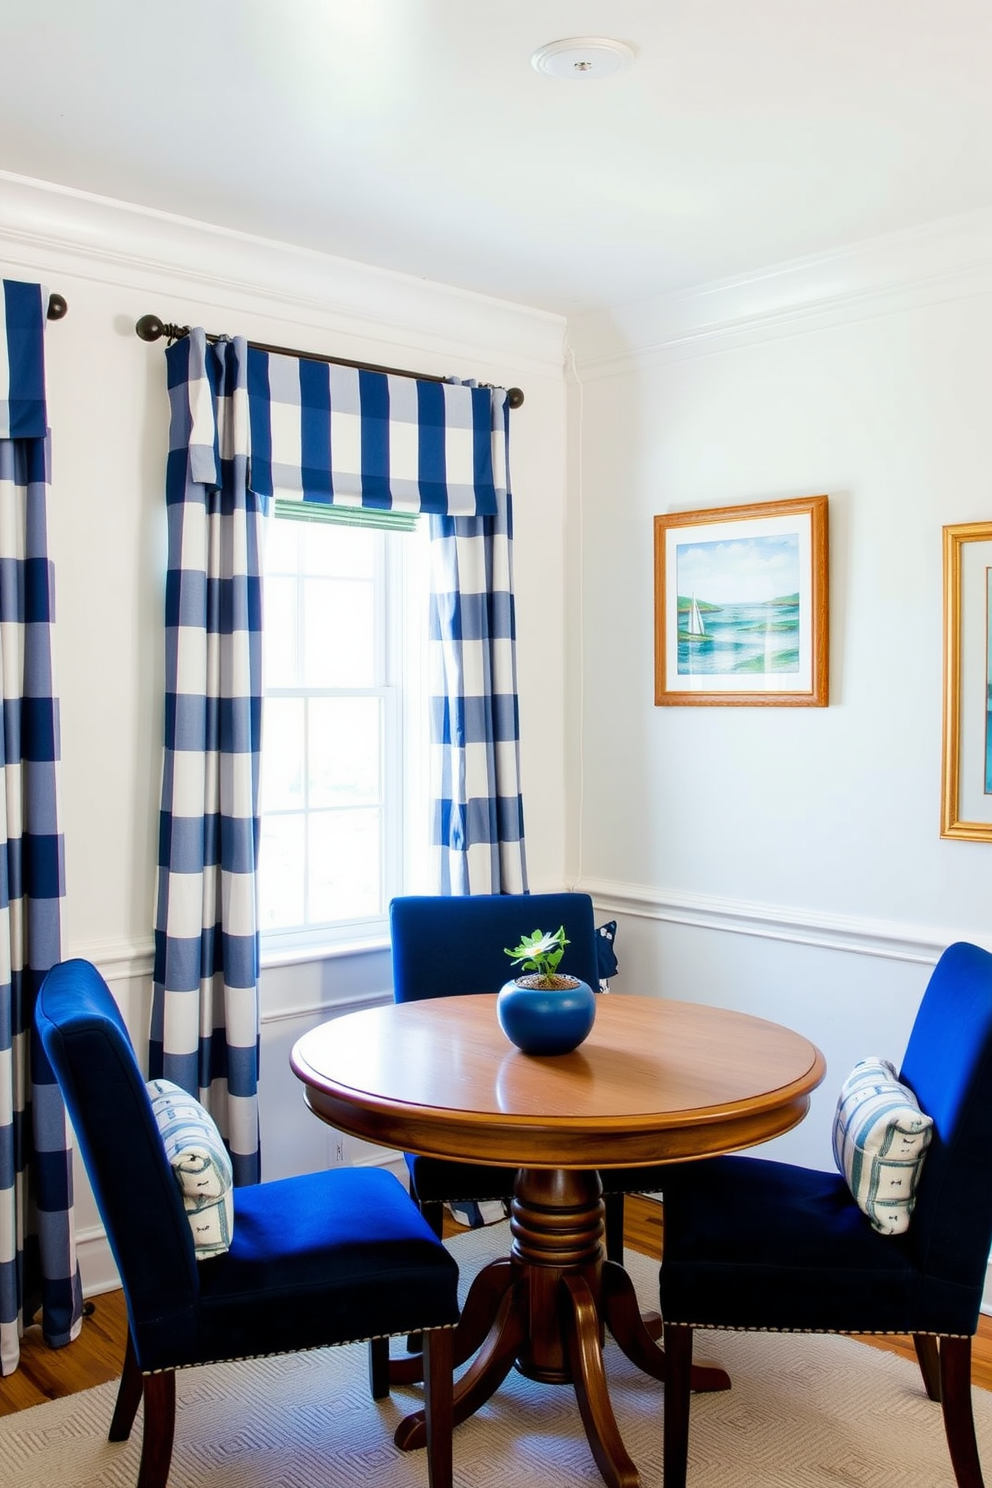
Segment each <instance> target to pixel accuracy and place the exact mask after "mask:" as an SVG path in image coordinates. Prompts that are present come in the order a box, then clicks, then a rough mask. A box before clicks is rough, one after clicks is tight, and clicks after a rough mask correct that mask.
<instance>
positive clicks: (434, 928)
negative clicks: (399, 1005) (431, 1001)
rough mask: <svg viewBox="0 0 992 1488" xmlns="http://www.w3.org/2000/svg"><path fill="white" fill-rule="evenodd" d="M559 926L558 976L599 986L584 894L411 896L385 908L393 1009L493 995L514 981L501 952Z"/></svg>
mask: <svg viewBox="0 0 992 1488" xmlns="http://www.w3.org/2000/svg"><path fill="white" fill-rule="evenodd" d="M559 925H564V927H565V935H566V938H567V939H568V942H569V943H568V945H567V946H566V947H565V954H564V956H563V957H562V959H561V963H560V965H559V967H558V970H559V971H560V972H567V973H569V974H571V975H572V976H576V977H579V978H581V980H582V981H584V982H588V983H589V985H590V987H592V988H593V990H594V991H595V990H596V989H597V988H598V986H599V971H598V962H597V954H596V926H595V923H594V919H593V908H592V900H591V899H590V898H589V895H588V894H469V895H419V894H410V895H404V896H401V897H400V898H397V899H394V900H393V902H392V903H391V904H390V906H389V928H390V936H391V940H392V947H393V996H394V998H395V999H396V1001H397V1002H414V1001H416V1000H418V999H419V998H422V997H451V996H453V995H455V994H460V993H465V992H498V991H499V989H500V987H502V985H503V983H504V982H507V981H509V980H510V978H511V977H513V976H515V975H517V972H518V970H519V968H517V969H515V968H514V967H513V966H512V965H511V962H510V957H509V956H507V955H506V952H505V947H507V946H515V945H517V944H518V943H519V941H520V938H521V936H523V935H529V934H530V933H531V931H532V930H547V931H549V932H552V933H553V932H554V931H555V930H557V929H558V926H559Z"/></svg>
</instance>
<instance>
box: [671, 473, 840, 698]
mask: <svg viewBox="0 0 992 1488" xmlns="http://www.w3.org/2000/svg"><path fill="white" fill-rule="evenodd" d="M827 577H828V555H827V497H826V496H799V497H794V498H790V499H789V500H785V501H759V502H753V503H751V504H750V505H747V506H720V507H713V508H710V509H707V510H702V511H688V512H668V513H666V514H665V515H662V516H656V517H655V519H654V585H655V596H654V597H655V605H654V615H655V695H654V700H655V704H656V705H658V706H662V705H664V706H671V705H676V706H678V705H687V706H692V707H700V706H703V707H728V706H731V707H733V706H736V707H759V708H760V707H777V708H782V707H791V708H797V707H798V708H825V707H826V706H827V701H828V675H829V674H828V644H829V626H828V604H827Z"/></svg>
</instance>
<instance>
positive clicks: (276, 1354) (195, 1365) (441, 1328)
mask: <svg viewBox="0 0 992 1488" xmlns="http://www.w3.org/2000/svg"><path fill="white" fill-rule="evenodd" d="M457 1326H458V1325H457V1324H456V1323H440V1324H438V1326H437V1327H435V1328H418V1330H417V1331H418V1332H419V1333H444V1332H450V1331H451V1330H452V1329H453V1328H455V1327H457ZM409 1333H410V1330H409V1328H401V1329H400V1330H399V1331H398V1332H396V1333H372V1334H369V1333H363V1334H362V1336H361V1338H340V1339H338V1341H337V1343H312V1344H311V1345H310V1346H309V1348H291V1349H275V1350H270V1351H269V1352H268V1353H266V1354H225V1355H224V1357H223V1358H222V1359H196V1360H194V1361H193V1362H192V1363H190V1364H172V1365H170V1366H169V1368H167V1369H143V1370H142V1371H141V1373H142V1375H147V1374H175V1372H176V1370H177V1369H201V1368H202V1367H203V1366H204V1365H205V1364H242V1363H247V1362H248V1360H249V1359H279V1358H281V1357H282V1355H283V1354H316V1353H317V1352H318V1351H319V1350H320V1349H325V1348H349V1347H350V1346H351V1344H353V1343H371V1342H372V1340H373V1339H374V1338H407V1337H409Z"/></svg>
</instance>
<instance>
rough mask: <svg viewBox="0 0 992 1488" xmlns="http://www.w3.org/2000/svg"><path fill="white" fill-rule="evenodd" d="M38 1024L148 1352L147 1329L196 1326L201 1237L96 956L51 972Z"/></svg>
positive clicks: (136, 1332)
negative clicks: (193, 1229) (194, 1231)
mask: <svg viewBox="0 0 992 1488" xmlns="http://www.w3.org/2000/svg"><path fill="white" fill-rule="evenodd" d="M35 1029H36V1031H37V1034H38V1036H39V1038H40V1039H41V1042H42V1045H43V1047H44V1050H45V1053H46V1055H47V1056H48V1061H49V1063H50V1064H51V1066H52V1069H53V1071H54V1073H55V1078H56V1079H57V1081H58V1083H59V1088H60V1089H61V1091H62V1098H63V1100H64V1101H65V1104H66V1109H67V1110H68V1112H69V1116H70V1118H71V1120H72V1125H73V1128H74V1130H75V1133H76V1139H77V1141H78V1143H79V1149H80V1153H81V1154H82V1158H83V1162H84V1163H85V1165H86V1171H87V1174H88V1176H89V1180H90V1183H91V1184H92V1187H93V1193H94V1196H95V1198H96V1202H97V1205H98V1207H99V1210H100V1215H101V1217H102V1219H103V1222H104V1226H105V1227H106V1231H107V1238H108V1240H109V1242H110V1246H111V1249H112V1251H113V1254H114V1259H115V1261H116V1262H117V1269H118V1270H119V1272H120V1276H121V1282H122V1284H123V1287H124V1292H125V1296H126V1298H127V1304H128V1316H129V1320H130V1323H131V1330H132V1335H133V1337H134V1341H135V1347H136V1349H137V1351H138V1358H139V1362H140V1359H141V1342H142V1335H143V1333H144V1332H145V1330H146V1329H149V1330H151V1331H152V1332H154V1333H156V1334H159V1333H162V1334H165V1333H169V1334H171V1335H173V1336H174V1335H175V1334H176V1332H177V1330H178V1331H179V1332H182V1331H183V1330H184V1329H185V1328H187V1327H189V1328H192V1327H193V1318H194V1313H195V1309H196V1303H197V1299H198V1296H199V1283H198V1279H197V1271H196V1258H195V1255H194V1251H193V1238H192V1235H191V1233H190V1228H189V1223H188V1221H187V1219H186V1215H185V1213H184V1210H183V1204H182V1198H181V1196H180V1193H179V1189H178V1186H177V1184H176V1182H175V1180H174V1178H173V1176H172V1172H171V1170H170V1168H169V1164H168V1161H167V1159H166V1156H165V1149H164V1147H163V1145H162V1140H161V1138H160V1136H159V1132H158V1127H157V1125H156V1123H155V1118H154V1115H153V1114H152V1109H151V1102H150V1100H149V1098H148V1093H147V1091H146V1089H145V1082H144V1079H143V1078H142V1075H141V1071H140V1070H139V1068H138V1063H137V1060H136V1059H135V1056H134V1049H133V1048H132V1046H131V1040H130V1038H129V1037H128V1033H127V1029H126V1028H125V1026H124V1020H123V1019H122V1017H121V1015H120V1012H119V1010H118V1007H117V1004H116V1002H115V1001H114V998H113V996H112V994H111V992H110V989H109V987H108V986H107V984H106V982H105V981H104V980H103V978H102V977H101V975H100V973H99V972H98V971H97V969H96V967H95V966H91V965H90V963H89V962H88V961H63V962H62V963H61V964H60V965H58V966H55V967H53V968H52V970H51V971H50V972H49V973H48V975H47V976H46V977H45V980H44V982H43V983H42V986H41V990H40V992H39V994H38V998H37V1002H36V1004H35Z"/></svg>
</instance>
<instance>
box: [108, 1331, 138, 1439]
mask: <svg viewBox="0 0 992 1488" xmlns="http://www.w3.org/2000/svg"><path fill="white" fill-rule="evenodd" d="M141 1388H142V1382H141V1370H140V1369H139V1368H138V1360H137V1357H136V1355H135V1352H134V1342H133V1340H132V1338H131V1329H130V1328H128V1330H127V1343H126V1345H125V1347H124V1367H123V1369H122V1370H121V1382H120V1385H119V1386H118V1388H117V1404H116V1405H115V1406H114V1417H113V1420H112V1421H111V1423H110V1431H109V1432H108V1434H107V1440H108V1441H112V1442H122V1441H127V1439H128V1437H129V1436H130V1435H131V1427H132V1426H133V1425H134V1418H135V1416H136V1415H137V1414H138V1406H139V1405H140V1404H141Z"/></svg>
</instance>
